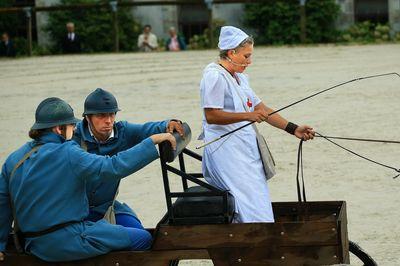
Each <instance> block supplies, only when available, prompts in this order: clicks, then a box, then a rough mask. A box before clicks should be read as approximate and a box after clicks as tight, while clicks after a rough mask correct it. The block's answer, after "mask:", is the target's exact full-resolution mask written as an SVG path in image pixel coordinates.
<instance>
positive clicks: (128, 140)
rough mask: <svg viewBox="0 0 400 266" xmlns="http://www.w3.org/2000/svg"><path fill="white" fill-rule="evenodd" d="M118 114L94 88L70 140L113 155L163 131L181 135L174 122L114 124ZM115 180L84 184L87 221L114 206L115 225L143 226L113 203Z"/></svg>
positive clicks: (110, 98)
mask: <svg viewBox="0 0 400 266" xmlns="http://www.w3.org/2000/svg"><path fill="white" fill-rule="evenodd" d="M118 111H120V109H119V107H118V102H117V100H116V98H115V97H114V95H112V94H111V93H110V92H108V91H106V90H104V89H101V88H98V89H96V90H94V91H93V92H92V93H90V94H89V95H88V96H87V97H86V99H85V103H84V112H83V117H84V119H83V121H82V122H79V123H78V124H77V129H76V131H75V134H74V137H73V139H74V140H75V141H76V142H77V143H78V144H80V145H81V146H82V147H83V148H84V149H85V150H87V151H88V152H90V153H94V154H99V155H110V156H112V155H114V154H116V153H118V152H120V151H123V150H126V149H129V148H131V147H134V146H135V145H138V144H139V143H141V142H142V141H143V140H144V139H146V138H147V137H149V136H151V135H153V134H158V133H164V132H173V131H175V130H176V131H178V132H179V133H181V134H182V133H183V128H182V125H181V123H180V122H179V121H177V120H166V121H162V122H148V123H145V124H132V123H128V122H126V121H118V122H115V118H116V114H117V112H118ZM118 186H119V180H117V179H114V180H107V181H104V180H93V181H91V182H87V183H86V189H87V195H88V199H89V206H90V214H89V217H88V220H91V221H97V220H99V219H102V218H103V217H104V215H105V213H106V211H107V210H108V208H109V207H110V206H111V205H112V204H114V210H115V220H116V223H117V224H119V225H123V226H126V227H133V228H141V229H143V226H142V224H141V222H140V220H139V219H138V218H137V216H136V214H135V212H134V211H133V210H132V209H131V208H130V207H129V206H128V205H126V204H125V203H120V202H119V201H117V200H115V201H114V198H115V196H116V193H117V191H118Z"/></svg>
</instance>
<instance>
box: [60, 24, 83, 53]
mask: <svg viewBox="0 0 400 266" xmlns="http://www.w3.org/2000/svg"><path fill="white" fill-rule="evenodd" d="M66 26H67V34H66V35H65V37H64V39H63V44H62V45H63V51H64V53H65V54H76V53H80V52H81V39H80V38H79V35H78V34H76V33H75V25H74V23H72V22H68V23H67V25H66Z"/></svg>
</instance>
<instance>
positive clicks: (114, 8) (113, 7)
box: [110, 1, 119, 53]
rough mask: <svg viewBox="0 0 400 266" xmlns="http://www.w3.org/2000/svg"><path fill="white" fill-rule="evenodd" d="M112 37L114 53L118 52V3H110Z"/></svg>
mask: <svg viewBox="0 0 400 266" xmlns="http://www.w3.org/2000/svg"><path fill="white" fill-rule="evenodd" d="M110 6H111V12H112V23H113V35H114V52H116V53H118V52H119V29H118V2H117V1H111V2H110Z"/></svg>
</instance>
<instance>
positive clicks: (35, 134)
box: [28, 125, 67, 140]
mask: <svg viewBox="0 0 400 266" xmlns="http://www.w3.org/2000/svg"><path fill="white" fill-rule="evenodd" d="M59 127H60V129H61V136H63V137H64V138H66V135H67V133H66V132H67V125H60V126H59ZM52 130H53V128H43V129H31V130H29V133H28V134H29V137H30V138H31V139H33V140H38V139H39V138H40V137H41V136H42V135H43V134H45V133H48V132H52Z"/></svg>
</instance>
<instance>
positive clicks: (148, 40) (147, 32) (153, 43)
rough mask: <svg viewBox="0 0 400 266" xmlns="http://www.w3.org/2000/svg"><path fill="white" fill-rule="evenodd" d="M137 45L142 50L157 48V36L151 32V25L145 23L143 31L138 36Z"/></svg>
mask: <svg viewBox="0 0 400 266" xmlns="http://www.w3.org/2000/svg"><path fill="white" fill-rule="evenodd" d="M138 47H139V50H140V51H142V52H152V51H154V50H156V49H157V47H158V42H157V36H156V35H155V34H153V33H152V32H151V26H150V25H145V26H144V28H143V33H142V34H140V35H139V37H138Z"/></svg>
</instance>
